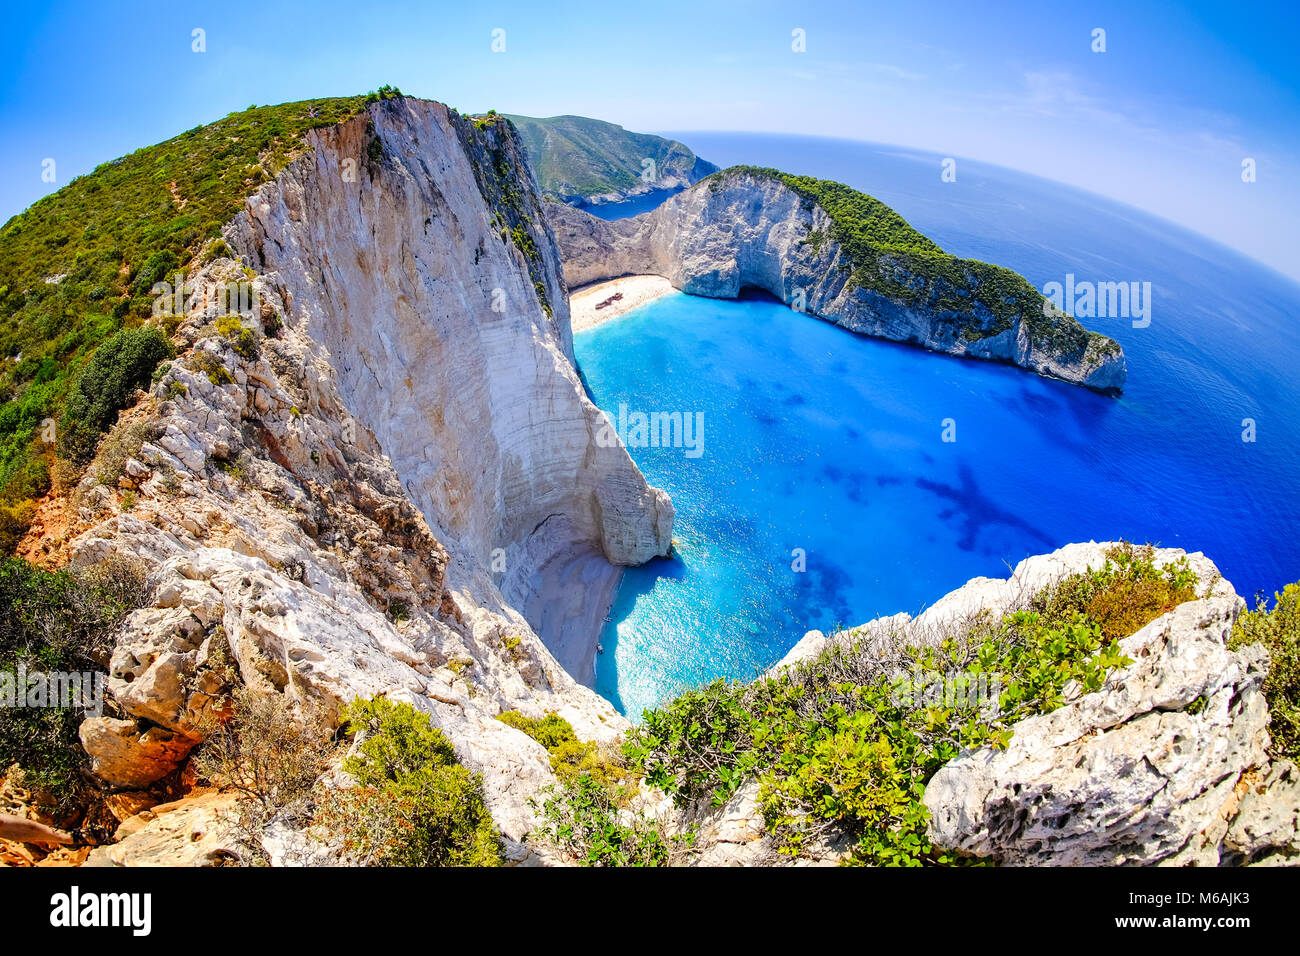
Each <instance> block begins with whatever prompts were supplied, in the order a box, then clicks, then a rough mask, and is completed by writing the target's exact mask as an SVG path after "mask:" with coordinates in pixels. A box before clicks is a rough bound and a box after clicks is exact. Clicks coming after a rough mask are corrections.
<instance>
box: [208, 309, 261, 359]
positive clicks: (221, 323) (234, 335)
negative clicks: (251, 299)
mask: <svg viewBox="0 0 1300 956" xmlns="http://www.w3.org/2000/svg"><path fill="white" fill-rule="evenodd" d="M217 333H218V334H219V335H220V336H221V337H222V338H224V339H225V340H226V341H227V342H229V343H230V346H231V348H233V349H234V350H235V351H236V352H237V353H238V354H239V356H240V357H241V358H243V359H246V360H247V361H250V362H252V361H254V360H255V359H256V358H257V333H255V332H254V331H253V330H252V329H250V328H248V327H247V326H246V325H244V323H243V322H242V321H240V319H239V316H237V315H223V316H222V317H221V318H219V319H217Z"/></svg>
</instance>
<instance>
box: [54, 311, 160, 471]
mask: <svg viewBox="0 0 1300 956" xmlns="http://www.w3.org/2000/svg"><path fill="white" fill-rule="evenodd" d="M172 354H173V353H172V346H171V343H170V342H169V341H167V337H166V336H165V335H163V333H162V332H161V331H160V330H159V329H157V328H155V327H154V326H142V327H140V328H136V329H124V330H123V331H121V332H118V333H117V334H116V335H114V336H113V337H112V338H110V339H109V340H108V341H107V342H105V343H104V344H103V345H101V346H100V347H99V348H98V349H96V350H95V354H94V355H93V356H92V357H91V359H90V361H89V362H88V363H86V367H85V368H84V369H83V370H82V372H81V375H80V377H78V379H77V384H76V386H75V387H74V388H73V390H72V394H71V395H70V396H69V397H68V404H67V410H66V412H65V414H64V419H63V422H62V425H61V428H60V431H61V432H62V434H61V435H60V436H59V453H60V454H61V455H62V456H63V457H65V458H68V459H69V460H71V461H76V462H81V463H84V462H86V461H89V460H90V457H91V456H93V454H94V450H93V444H92V442H91V436H98V435H99V434H101V433H103V432H105V431H107V430H108V429H109V428H111V427H112V425H113V423H114V422H116V421H117V413H118V412H119V411H121V410H122V409H123V408H126V406H127V405H128V404H129V402H130V400H131V396H132V395H133V394H134V393H135V390H136V389H138V388H145V387H147V386H148V385H149V382H150V380H151V379H152V377H153V370H154V369H155V368H157V366H158V363H159V362H161V361H162V360H163V359H166V358H169V357H171V355H172Z"/></svg>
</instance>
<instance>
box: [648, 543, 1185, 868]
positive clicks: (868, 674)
mask: <svg viewBox="0 0 1300 956" xmlns="http://www.w3.org/2000/svg"><path fill="white" fill-rule="evenodd" d="M1195 585H1196V578H1195V575H1194V574H1193V573H1192V572H1191V571H1190V570H1188V569H1187V567H1186V565H1185V564H1179V565H1174V566H1171V567H1168V568H1164V569H1159V568H1156V567H1155V566H1154V564H1153V563H1152V562H1151V552H1150V551H1149V550H1145V549H1132V548H1118V549H1115V550H1114V551H1112V552H1111V553H1110V554H1109V555H1108V560H1107V562H1106V564H1105V565H1104V566H1103V567H1102V568H1101V569H1097V570H1091V571H1088V572H1085V573H1083V574H1079V575H1073V576H1070V577H1067V578H1065V579H1064V580H1062V581H1061V582H1059V583H1058V584H1057V585H1056V586H1054V587H1052V588H1049V589H1048V590H1047V591H1046V592H1044V593H1043V594H1040V595H1038V596H1037V597H1036V598H1035V599H1034V600H1033V601H1032V602H1031V603H1030V606H1029V607H1028V608H1026V609H1024V610H1021V611H1017V612H1015V613H1011V614H1007V615H1005V616H1004V617H1003V618H1002V619H1001V620H997V621H994V620H991V619H989V618H988V617H987V616H982V617H980V618H978V619H976V620H975V621H973V622H969V623H967V624H965V625H962V626H961V627H958V628H956V629H954V630H953V631H952V632H951V633H947V634H940V635H934V636H933V637H934V640H933V641H926V642H924V646H913V645H911V644H907V643H905V642H903V641H895V642H893V643H894V646H887V647H885V648H883V649H882V647H881V646H880V642H879V641H878V640H875V639H873V640H872V641H871V642H867V641H866V640H865V639H864V638H857V639H856V640H852V641H849V642H837V643H835V644H833V645H832V646H831V647H830V648H829V649H828V650H827V651H826V652H824V653H823V654H822V655H821V656H820V657H818V658H817V659H815V660H812V661H808V662H804V663H801V664H798V665H796V666H794V667H790V668H787V669H785V670H783V671H782V672H780V673H779V674H777V675H775V676H772V677H767V678H763V679H760V680H758V681H756V682H754V683H753V684H749V685H743V684H734V683H726V682H723V681H715V682H714V683H712V684H709V685H708V686H706V687H703V688H701V689H699V690H694V691H690V692H688V693H686V694H683V695H682V696H680V697H678V698H677V699H676V700H673V701H671V702H669V703H668V704H665V705H664V706H662V707H660V708H659V709H657V710H653V711H647V712H646V713H645V715H644V719H643V721H642V723H641V725H640V726H639V727H637V728H636V729H634V730H633V732H632V733H631V734H630V735H629V737H628V740H627V743H626V744H625V748H624V750H625V754H626V756H627V757H628V759H629V761H630V762H631V763H632V764H633V766H634V767H635V768H637V769H639V770H640V771H642V772H643V773H644V774H645V780H646V782H647V783H649V784H651V785H652V786H655V787H658V788H659V789H662V790H664V791H666V792H668V793H671V794H673V795H674V797H675V799H676V800H677V802H678V803H679V804H680V805H682V806H690V805H692V804H694V803H696V802H697V801H699V800H701V799H707V800H709V801H710V802H711V803H712V804H713V805H715V806H720V805H722V804H723V803H725V802H726V801H727V800H729V799H730V798H731V796H732V795H734V794H735V793H736V791H737V790H738V789H739V788H740V786H741V785H742V784H743V783H744V782H745V781H747V780H756V781H757V782H758V784H759V802H760V806H761V807H762V810H763V814H764V819H765V821H766V825H767V828H768V831H769V833H770V834H771V835H772V836H773V837H774V839H775V841H776V843H777V845H778V847H779V848H780V849H781V850H782V851H783V852H785V853H789V854H792V855H797V854H799V853H800V852H801V851H802V850H804V849H805V848H806V847H808V846H809V845H811V844H812V843H813V842H815V841H817V840H820V839H829V838H836V839H846V840H847V841H848V843H849V845H850V847H851V854H850V856H851V861H852V862H856V863H866V864H875V865H882V864H884V865H925V864H940V865H956V864H961V863H965V862H968V861H966V860H963V859H960V858H958V857H955V856H953V855H951V854H946V853H943V852H941V851H939V850H937V849H936V848H934V847H932V846H931V845H930V843H929V840H928V837H927V822H928V816H927V811H926V809H925V805H924V803H923V802H922V797H923V795H924V792H925V785H926V783H928V781H929V780H930V778H931V777H932V776H933V775H934V774H935V773H936V772H937V771H938V769H939V768H940V767H942V766H943V765H944V764H945V763H947V762H948V761H949V760H951V759H953V758H954V757H956V756H957V755H958V754H959V753H961V752H962V751H963V750H966V749H968V748H976V747H981V746H991V747H994V748H1000V747H1005V746H1006V744H1007V742H1008V741H1009V740H1010V737H1011V733H1012V727H1013V726H1014V724H1015V723H1016V722H1017V721H1019V720H1022V719H1024V718H1026V717H1029V716H1032V715H1034V714H1042V713H1047V712H1049V711H1052V710H1054V709H1056V708H1057V707H1060V706H1062V704H1063V703H1064V702H1065V700H1066V698H1067V695H1068V694H1071V693H1089V692H1092V691H1095V690H1097V689H1099V688H1100V687H1101V686H1102V684H1103V682H1104V681H1105V679H1106V675H1107V674H1108V673H1110V672H1111V671H1112V670H1114V669H1115V668H1117V667H1122V666H1125V665H1127V664H1129V663H1131V661H1129V660H1128V659H1127V658H1125V657H1124V656H1123V655H1122V654H1121V653H1120V650H1119V640H1118V638H1117V637H1115V636H1112V635H1110V634H1108V633H1107V629H1108V628H1110V629H1112V630H1113V629H1114V628H1116V627H1119V626H1120V625H1119V623H1118V622H1119V621H1120V620H1122V621H1123V622H1124V624H1123V626H1124V627H1131V628H1132V629H1133V630H1137V629H1138V628H1139V627H1141V626H1142V625H1144V624H1145V623H1147V620H1148V619H1150V618H1154V617H1155V616H1157V615H1158V614H1160V613H1164V611H1165V610H1167V609H1168V606H1167V605H1168V604H1169V602H1170V601H1178V600H1188V599H1190V598H1192V597H1194V589H1195ZM1135 595H1136V596H1138V597H1140V598H1142V599H1141V600H1137V599H1135ZM1121 599H1124V600H1128V601H1130V602H1131V603H1132V605H1133V607H1125V609H1124V612H1123V614H1122V615H1120V614H1119V612H1118V610H1117V609H1116V603H1117V601H1119V600H1121ZM1081 607H1082V608H1095V609H1101V611H1102V612H1104V614H1105V615H1106V616H1105V619H1104V620H1103V621H1098V620H1095V619H1093V618H1092V617H1090V616H1089V614H1088V613H1087V612H1086V610H1081V609H1080V608H1081ZM1133 608H1136V610H1134V609H1133ZM918 677H920V679H921V681H920V683H918V681H917V678H918ZM936 691H941V692H936Z"/></svg>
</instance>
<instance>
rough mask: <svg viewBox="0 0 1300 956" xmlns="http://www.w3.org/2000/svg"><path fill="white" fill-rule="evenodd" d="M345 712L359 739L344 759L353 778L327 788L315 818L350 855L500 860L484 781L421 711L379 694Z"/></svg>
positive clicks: (405, 860) (444, 861)
mask: <svg viewBox="0 0 1300 956" xmlns="http://www.w3.org/2000/svg"><path fill="white" fill-rule="evenodd" d="M343 717H344V719H345V721H346V725H347V728H346V729H347V731H348V732H349V733H354V734H360V735H361V743H360V745H359V746H358V747H357V748H356V750H355V752H354V753H353V754H352V756H349V757H348V758H347V759H346V760H344V761H343V769H344V770H346V771H347V772H348V773H349V774H351V775H352V777H353V778H354V779H355V780H356V783H357V785H356V786H355V787H353V788H351V789H348V790H336V791H331V794H330V800H329V801H328V802H327V804H326V805H325V807H324V808H323V811H322V813H321V814H320V816H319V817H318V822H319V823H321V824H322V825H324V826H325V827H326V829H327V830H332V831H334V832H339V833H342V835H343V837H344V841H345V849H346V850H347V852H348V853H349V854H350V855H351V856H352V857H353V858H355V859H357V860H358V861H360V862H363V863H367V864H370V865H379V866H499V865H500V864H501V859H502V858H501V839H500V836H499V835H498V833H497V831H496V827H495V826H494V825H493V823H492V817H491V815H490V814H489V813H488V810H487V805H486V804H485V803H484V800H483V781H482V778H481V777H480V776H479V775H478V774H476V773H471V772H470V771H469V770H468V769H466V768H465V767H463V766H461V764H460V763H459V762H458V761H457V760H456V754H455V752H454V751H453V750H452V747H451V744H450V743H448V741H447V738H446V737H445V736H443V734H442V731H440V730H438V729H437V728H435V727H434V726H433V725H432V724H431V723H430V722H429V718H428V716H427V715H425V714H422V713H420V712H419V711H417V710H416V709H415V708H413V707H412V706H411V705H410V704H405V703H394V702H392V701H389V700H385V699H383V698H377V699H375V700H372V701H366V700H357V701H354V702H353V703H352V704H351V705H349V706H348V708H347V709H346V710H345V712H344V714H343Z"/></svg>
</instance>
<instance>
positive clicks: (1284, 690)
mask: <svg viewBox="0 0 1300 956" xmlns="http://www.w3.org/2000/svg"><path fill="white" fill-rule="evenodd" d="M1273 598H1274V602H1275V603H1274V605H1273V609H1272V610H1269V608H1268V604H1267V602H1266V601H1264V600H1263V598H1260V600H1259V601H1258V602H1257V603H1256V607H1255V610H1253V611H1246V612H1245V613H1243V614H1242V615H1241V616H1240V617H1238V618H1237V623H1236V626H1235V627H1234V628H1233V633H1232V639H1231V641H1230V642H1229V646H1230V647H1233V648H1236V647H1241V646H1242V645H1245V644H1263V645H1264V646H1265V647H1266V648H1268V653H1269V666H1268V676H1267V677H1266V678H1265V679H1264V699H1265V700H1267V701H1268V712H1269V720H1268V732H1269V736H1270V737H1272V738H1273V742H1272V745H1271V746H1270V748H1269V751H1270V753H1271V754H1272V755H1273V756H1274V757H1277V758H1287V759H1290V760H1296V761H1300V584H1288V585H1287V586H1286V587H1285V588H1283V589H1282V592H1281V593H1280V594H1278V593H1275V594H1274V595H1273Z"/></svg>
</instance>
